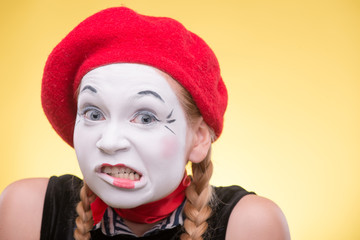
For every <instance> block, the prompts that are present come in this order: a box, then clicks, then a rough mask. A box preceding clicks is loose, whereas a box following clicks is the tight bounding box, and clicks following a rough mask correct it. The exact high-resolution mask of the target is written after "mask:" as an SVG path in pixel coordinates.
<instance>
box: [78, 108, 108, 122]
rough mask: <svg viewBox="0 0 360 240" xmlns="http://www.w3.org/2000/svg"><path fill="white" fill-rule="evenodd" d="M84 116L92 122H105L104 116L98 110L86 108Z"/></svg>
mask: <svg viewBox="0 0 360 240" xmlns="http://www.w3.org/2000/svg"><path fill="white" fill-rule="evenodd" d="M83 116H84V117H85V118H86V119H88V120H90V121H102V120H105V117H104V114H102V112H101V111H99V110H98V109H96V108H93V107H90V108H85V109H84V111H83Z"/></svg>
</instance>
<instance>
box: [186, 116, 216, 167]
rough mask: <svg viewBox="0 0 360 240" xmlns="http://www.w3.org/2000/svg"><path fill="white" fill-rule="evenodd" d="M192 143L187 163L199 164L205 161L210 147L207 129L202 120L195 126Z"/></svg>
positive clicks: (209, 136)
mask: <svg viewBox="0 0 360 240" xmlns="http://www.w3.org/2000/svg"><path fill="white" fill-rule="evenodd" d="M192 143H193V144H192V146H191V149H190V154H189V161H191V162H193V163H199V162H201V161H203V160H204V159H205V157H206V155H207V154H208V152H209V149H210V145H211V135H210V131H209V127H208V126H207V124H206V123H205V121H204V120H203V119H202V118H201V119H200V120H199V122H197V123H196V124H195V128H194V135H193V141H192Z"/></svg>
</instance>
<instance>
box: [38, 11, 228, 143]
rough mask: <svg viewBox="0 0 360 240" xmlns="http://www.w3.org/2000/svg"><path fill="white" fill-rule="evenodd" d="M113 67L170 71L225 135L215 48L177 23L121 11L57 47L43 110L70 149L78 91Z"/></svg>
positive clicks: (91, 21) (86, 24) (93, 20)
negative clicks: (95, 72) (92, 74)
mask: <svg viewBox="0 0 360 240" xmlns="http://www.w3.org/2000/svg"><path fill="white" fill-rule="evenodd" d="M111 63H140V64H146V65H150V66H153V67H155V68H158V69H160V70H162V71H164V72H166V73H167V74H169V75H170V76H172V77H173V78H174V79H175V80H177V81H178V82H179V83H180V84H181V85H182V86H183V87H184V88H185V89H186V90H187V91H188V92H189V93H190V95H191V96H192V97H193V99H194V101H195V103H196V105H197V107H198V108H199V110H200V112H201V114H202V116H203V118H204V120H205V122H206V123H207V124H208V125H209V126H210V127H211V128H212V129H213V130H214V132H215V134H216V136H217V137H218V136H219V135H220V134H221V131H222V128H223V116H224V113H225V109H226V105H227V90H226V87H225V85H224V82H223V80H222V78H221V75H220V68H219V64H218V61H217V59H216V56H215V54H214V53H213V51H212V50H211V49H210V47H209V46H208V45H207V44H206V43H205V42H204V41H203V40H202V39H201V38H200V37H198V36H197V35H195V34H194V33H192V32H190V31H188V30H187V29H186V28H185V27H184V26H183V25H181V24H180V23H179V22H177V21H175V20H173V19H170V18H165V17H150V16H145V15H141V14H138V13H136V12H134V11H133V10H131V9H128V8H125V7H118V8H109V9H106V10H103V11H101V12H99V13H96V14H94V15H93V16H90V17H89V18H87V19H85V20H84V21H83V22H81V23H80V24H79V25H78V26H77V27H75V29H74V30H72V31H71V32H70V33H69V34H68V35H67V36H66V37H65V38H64V39H63V40H62V41H61V42H60V43H59V44H58V45H57V46H56V47H55V48H54V50H53V51H52V53H51V54H50V56H49V57H48V60H47V62H46V65H45V69H44V74H43V81H42V93H41V97H42V105H43V109H44V112H45V114H46V116H47V117H48V119H49V121H50V123H51V125H52V126H53V128H54V129H55V131H56V132H57V133H58V134H59V135H60V136H61V137H62V138H63V139H64V140H65V141H66V142H67V143H68V144H69V145H71V146H73V131H74V124H75V118H76V112H77V102H76V91H77V88H78V86H79V84H80V81H81V79H82V77H83V76H84V75H85V74H86V73H87V72H89V71H91V70H92V69H94V68H96V67H99V66H103V65H107V64H111Z"/></svg>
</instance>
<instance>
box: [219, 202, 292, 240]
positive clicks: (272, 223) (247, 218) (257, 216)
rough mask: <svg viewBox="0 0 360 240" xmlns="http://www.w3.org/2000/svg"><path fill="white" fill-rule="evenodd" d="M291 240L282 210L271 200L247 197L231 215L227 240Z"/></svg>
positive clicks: (237, 205)
mask: <svg viewBox="0 0 360 240" xmlns="http://www.w3.org/2000/svg"><path fill="white" fill-rule="evenodd" d="M249 239H251V240H290V233H289V228H288V225H287V222H286V219H285V216H284V214H283V213H282V211H281V209H280V208H279V207H278V206H277V205H276V204H275V203H273V202H272V201H270V200H269V199H266V198H263V197H259V196H256V195H247V196H245V197H244V198H243V199H241V200H240V201H239V202H238V203H237V204H236V206H235V208H234V209H233V211H232V212H231V215H230V219H229V223H228V226H227V230H226V240H249Z"/></svg>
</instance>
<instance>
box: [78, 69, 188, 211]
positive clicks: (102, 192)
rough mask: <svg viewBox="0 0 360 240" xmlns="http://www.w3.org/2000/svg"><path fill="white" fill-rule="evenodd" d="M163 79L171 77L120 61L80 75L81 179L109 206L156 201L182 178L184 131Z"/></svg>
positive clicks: (176, 103)
mask: <svg viewBox="0 0 360 240" xmlns="http://www.w3.org/2000/svg"><path fill="white" fill-rule="evenodd" d="M167 79H170V80H172V81H174V80H173V79H171V77H170V76H168V75H167V74H165V73H163V72H161V71H159V70H157V69H155V68H153V67H150V66H146V65H141V64H125V63H122V64H111V65H107V66H103V67H99V68H97V69H94V70H92V71H90V72H89V73H87V74H86V75H85V76H84V77H83V79H82V82H81V86H80V92H79V96H78V116H77V119H76V125H75V131H74V147H75V151H76V154H77V158H78V161H79V165H80V168H81V171H82V173H83V175H84V179H85V181H86V183H87V184H88V185H89V187H90V189H91V190H92V191H93V192H94V193H95V194H96V195H97V196H98V197H100V198H101V199H102V200H103V201H104V202H105V203H107V204H108V205H109V206H112V207H115V208H133V207H136V206H140V205H142V204H145V203H149V202H152V201H156V200H159V199H161V198H163V197H165V196H167V195H168V194H170V193H171V192H173V191H174V190H175V189H176V188H177V186H178V185H179V184H180V182H181V180H182V178H183V176H184V170H185V164H186V159H187V148H188V147H187V145H186V142H187V133H188V131H189V129H188V127H187V122H186V117H185V114H184V111H183V109H182V107H181V105H180V103H179V101H178V99H177V97H176V95H175V93H174V91H173V90H172V88H171V87H170V85H169V83H168V82H167Z"/></svg>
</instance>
